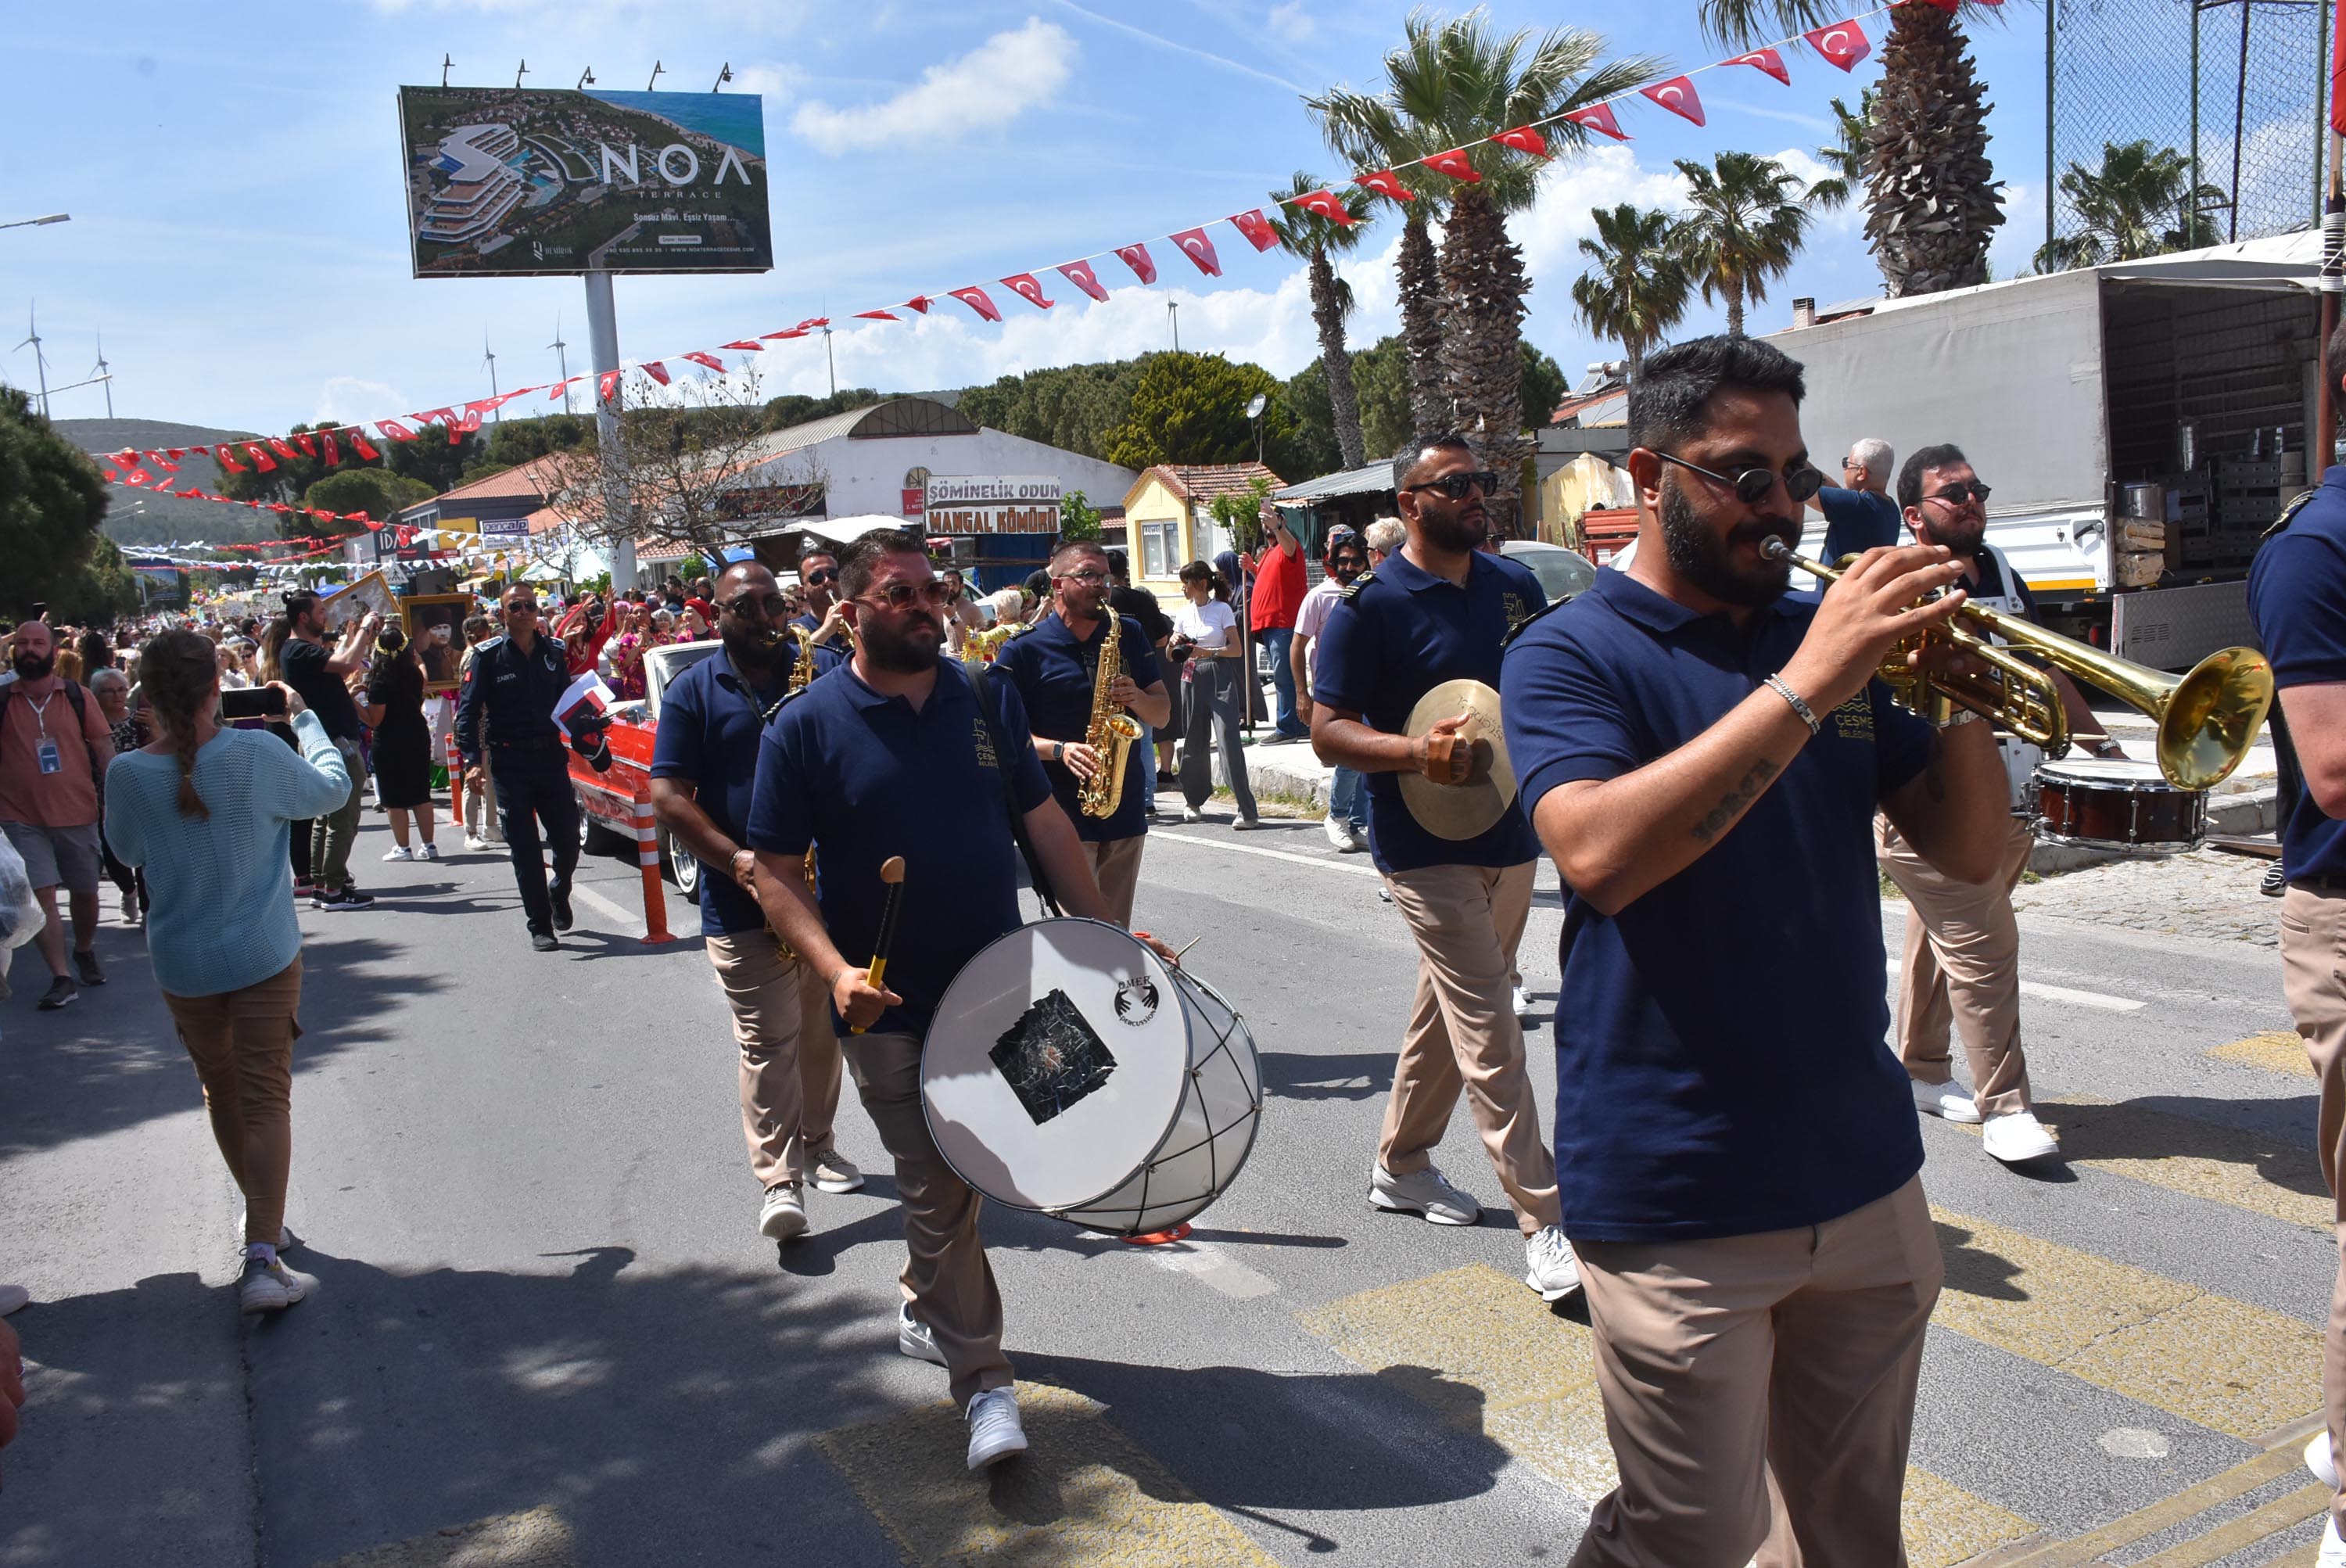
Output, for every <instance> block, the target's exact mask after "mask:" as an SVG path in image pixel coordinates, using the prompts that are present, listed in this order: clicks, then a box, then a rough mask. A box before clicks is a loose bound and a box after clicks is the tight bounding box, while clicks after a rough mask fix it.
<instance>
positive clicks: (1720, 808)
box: [1694, 757, 1778, 844]
mask: <svg viewBox="0 0 2346 1568" xmlns="http://www.w3.org/2000/svg"><path fill="white" fill-rule="evenodd" d="M1777 772H1778V769H1777V767H1776V765H1775V764H1774V763H1773V762H1770V761H1769V760H1768V759H1766V758H1764V757H1762V758H1761V759H1760V760H1759V761H1757V762H1754V763H1753V764H1752V765H1751V771H1749V773H1746V774H1745V775H1744V776H1743V782H1741V783H1740V784H1738V785H1737V786H1736V787H1735V788H1734V789H1729V791H1728V792H1727V793H1726V794H1725V795H1723V796H1721V797H1720V798H1719V804H1718V805H1716V806H1713V807H1712V808H1711V809H1709V811H1707V812H1705V813H1704V815H1703V819H1702V820H1701V821H1699V822H1697V823H1696V824H1695V825H1694V836H1695V837H1696V838H1698V839H1700V840H1702V841H1703V842H1704V843H1706V844H1708V843H1709V842H1710V840H1712V839H1713V838H1715V837H1717V836H1718V834H1719V831H1720V830H1722V829H1724V828H1725V827H1726V826H1727V825H1728V824H1729V823H1730V822H1732V821H1734V820H1735V819H1736V818H1738V817H1740V816H1741V815H1743V809H1744V808H1745V807H1747V806H1749V805H1750V804H1751V802H1752V801H1754V800H1757V799H1759V798H1760V791H1761V790H1762V789H1766V788H1768V780H1770V779H1773V778H1774V777H1776V774H1777Z"/></svg>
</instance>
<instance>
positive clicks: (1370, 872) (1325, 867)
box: [1148, 828, 1378, 877]
mask: <svg viewBox="0 0 2346 1568" xmlns="http://www.w3.org/2000/svg"><path fill="white" fill-rule="evenodd" d="M1148 836H1149V837H1150V838H1151V839H1157V840H1165V841H1167V842H1168V843H1175V844H1196V845H1199V846H1200V847H1201V848H1204V849H1209V850H1229V852H1230V853H1232V854H1234V855H1260V856H1262V857H1264V858H1265V859H1266V860H1292V861H1294V862H1295V863H1296V864H1297V865H1299V866H1316V867H1318V868H1319V869H1320V870H1321V871H1348V872H1350V873H1351V874H1352V875H1353V876H1356V877H1374V876H1376V875H1377V874H1378V873H1377V869H1376V867H1374V866H1363V865H1358V864H1355V863H1353V862H1352V861H1350V860H1331V859H1329V858H1328V857H1327V856H1325V855H1299V854H1297V853H1296V852H1295V851H1294V850H1273V849H1269V848H1266V847H1265V846H1263V845H1261V844H1231V843H1225V842H1224V841H1223V840H1219V839H1196V838H1191V837H1190V836H1189V835H1188V834H1187V833H1168V832H1167V831H1166V830H1164V829H1162V828H1151V829H1149V830H1148Z"/></svg>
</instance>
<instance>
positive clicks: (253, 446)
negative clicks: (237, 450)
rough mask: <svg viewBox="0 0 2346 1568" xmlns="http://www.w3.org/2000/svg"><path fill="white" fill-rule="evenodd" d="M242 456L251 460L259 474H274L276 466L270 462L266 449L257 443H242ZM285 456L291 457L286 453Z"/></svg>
mask: <svg viewBox="0 0 2346 1568" xmlns="http://www.w3.org/2000/svg"><path fill="white" fill-rule="evenodd" d="M244 454H245V455H246V456H247V457H250V459H252V466H253V467H254V468H255V469H257V470H259V471H260V473H276V472H277V464H276V463H273V462H271V461H270V456H269V452H268V449H267V448H265V447H263V446H262V445H261V444H260V443H259V442H257V441H248V442H246V443H244ZM287 455H289V456H291V453H288V454H287Z"/></svg>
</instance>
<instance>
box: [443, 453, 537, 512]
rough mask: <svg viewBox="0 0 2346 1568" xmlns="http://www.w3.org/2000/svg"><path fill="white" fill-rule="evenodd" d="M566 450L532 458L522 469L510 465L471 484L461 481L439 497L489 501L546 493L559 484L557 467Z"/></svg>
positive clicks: (447, 499) (448, 499)
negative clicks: (555, 471) (503, 470)
mask: <svg viewBox="0 0 2346 1568" xmlns="http://www.w3.org/2000/svg"><path fill="white" fill-rule="evenodd" d="M562 455H563V454H562V453H546V455H545V456H544V457H536V458H532V459H531V460H530V461H529V462H527V463H523V464H522V465H521V466H520V467H518V468H508V469H506V470H505V472H504V473H492V474H490V475H489V476H488V477H487V478H486V479H475V480H474V481H473V483H471V484H459V485H458V486H456V488H455V489H454V490H451V491H448V492H446V493H445V494H442V495H441V496H439V497H438V499H439V500H441V501H443V502H449V501H487V500H491V499H496V498H502V497H505V496H515V495H545V494H547V493H548V492H549V491H551V490H553V489H555V488H556V487H557V486H558V484H559V481H557V480H556V477H555V474H554V470H555V469H556V466H557V465H558V464H559V463H560V461H561V458H562Z"/></svg>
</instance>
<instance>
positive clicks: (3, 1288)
mask: <svg viewBox="0 0 2346 1568" xmlns="http://www.w3.org/2000/svg"><path fill="white" fill-rule="evenodd" d="M32 1298H33V1293H32V1292H31V1291H29V1290H27V1289H26V1288H24V1287H23V1286H21V1285H0V1318H5V1317H6V1316H8V1314H9V1313H11V1312H14V1311H15V1310H16V1309H17V1308H20V1307H22V1306H24V1305H25V1303H26V1302H27V1301H30V1300H31V1299H32Z"/></svg>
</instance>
